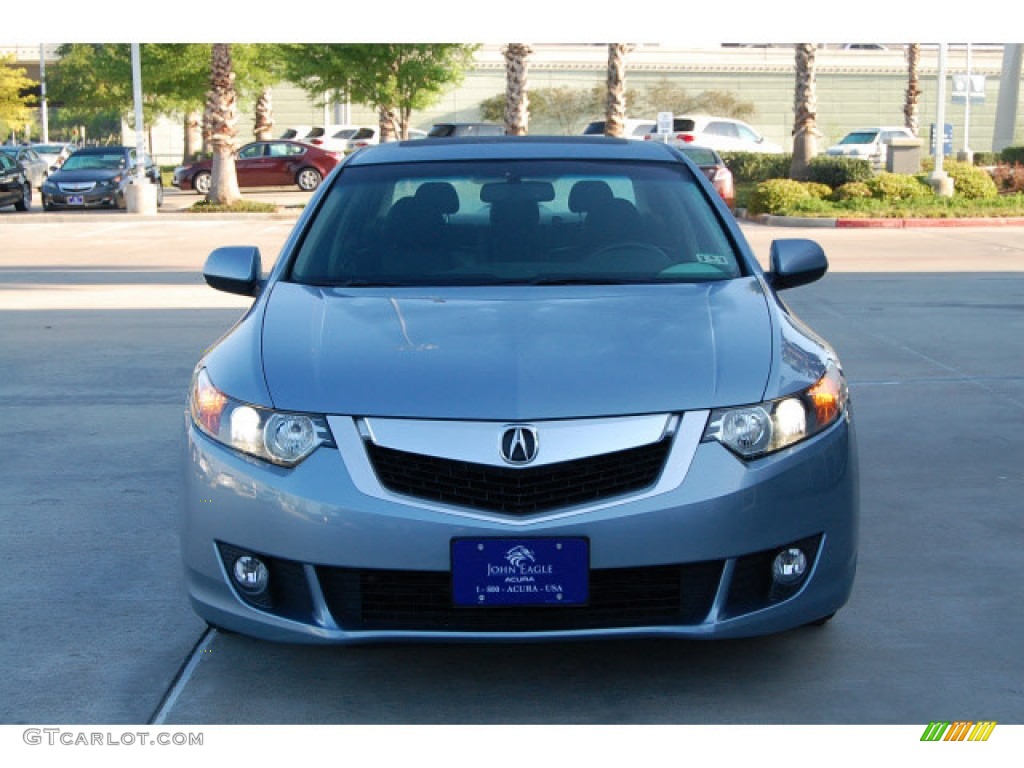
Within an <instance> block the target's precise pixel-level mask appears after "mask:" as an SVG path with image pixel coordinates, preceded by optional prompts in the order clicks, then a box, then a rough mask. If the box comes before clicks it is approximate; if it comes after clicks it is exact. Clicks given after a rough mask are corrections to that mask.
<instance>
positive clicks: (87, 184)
mask: <svg viewBox="0 0 1024 768" xmlns="http://www.w3.org/2000/svg"><path fill="white" fill-rule="evenodd" d="M142 165H143V168H144V173H145V175H146V177H147V178H149V180H150V181H151V182H153V183H154V184H156V185H157V198H156V200H157V205H163V202H164V188H163V182H161V180H160V169H159V168H158V167H157V166H156V164H155V163H154V162H153V159H152V158H151V157H150V156H149V155H148V154H144V155H143V157H142ZM137 166H138V163H137V162H136V152H135V147H83V148H82V149H79V150H77V151H76V152H75V153H74V154H72V155H70V156H69V157H68V159H67V160H65V161H64V165H62V166H61V168H60V170H59V171H57V172H56V173H54V174H53V175H52V176H50V178H48V179H47V180H46V181H45V182H44V184H43V188H42V192H43V208H44V209H45V210H47V211H52V210H54V209H56V208H96V207H104V206H107V207H112V208H121V209H124V208H125V207H127V203H126V201H125V194H124V193H125V188H126V187H127V186H128V184H130V183H131V181H132V178H133V177H134V175H135V173H136V169H137Z"/></svg>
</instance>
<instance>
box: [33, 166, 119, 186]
mask: <svg viewBox="0 0 1024 768" xmlns="http://www.w3.org/2000/svg"><path fill="white" fill-rule="evenodd" d="M127 172H128V171H127V170H125V169H124V168H120V169H113V168H111V169H109V170H108V169H105V168H94V169H87V168H83V169H82V170H80V171H63V170H61V171H57V172H56V173H54V174H51V175H50V179H49V180H50V181H52V182H54V183H55V184H60V183H65V184H67V183H69V182H76V181H78V182H82V181H109V180H110V179H112V178H114V177H115V176H124V175H125V174H126V173H127Z"/></svg>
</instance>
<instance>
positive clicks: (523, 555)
mask: <svg viewBox="0 0 1024 768" xmlns="http://www.w3.org/2000/svg"><path fill="white" fill-rule="evenodd" d="M505 559H506V560H508V561H509V562H510V563H512V565H514V566H515V567H516V568H518V567H519V566H521V565H525V564H526V563H527V562H531V563H532V562H535V561H536V558H534V556H533V552H531V551H530V550H528V549H527V548H526V547H524V546H523V545H522V544H520V545H519V546H517V547H512V549H510V550H509V551H508V552H506V553H505Z"/></svg>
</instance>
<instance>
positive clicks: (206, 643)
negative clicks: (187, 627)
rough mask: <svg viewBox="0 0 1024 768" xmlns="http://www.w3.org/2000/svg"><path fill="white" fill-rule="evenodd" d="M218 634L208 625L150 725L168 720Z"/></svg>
mask: <svg viewBox="0 0 1024 768" xmlns="http://www.w3.org/2000/svg"><path fill="white" fill-rule="evenodd" d="M216 636H217V630H215V629H214V628H213V627H207V628H206V631H205V632H204V633H203V634H202V636H201V637H200V638H199V640H198V642H196V644H195V647H194V648H192V653H190V654H189V656H188V658H187V659H186V660H185V663H184V664H183V665H182V667H181V669H180V670H179V671H178V675H177V677H175V679H174V683H173V684H172V685H171V687H170V689H169V690H168V691H167V693H166V694H165V695H164V698H163V700H162V701H161V702H160V704H159V705H158V706H157V708H156V711H155V712H154V713H153V716H152V717H151V718H150V719H149V723H148V725H164V724H165V723H166V722H167V715H169V714H170V712H171V710H173V709H174V705H175V704H177V702H178V697H180V696H181V694H182V692H183V691H184V690H185V686H187V685H188V683H189V680H191V679H192V675H193V673H194V672H195V671H196V667H198V666H199V660H200V659H201V658H202V657H203V654H204V653H205V652H206V651H207V650H209V647H210V644H211V643H212V642H213V640H214V638H215V637H216Z"/></svg>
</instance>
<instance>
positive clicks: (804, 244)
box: [765, 238, 828, 291]
mask: <svg viewBox="0 0 1024 768" xmlns="http://www.w3.org/2000/svg"><path fill="white" fill-rule="evenodd" d="M827 271H828V259H826V258H825V251H823V250H822V248H821V246H820V245H818V244H817V243H816V242H814V241H813V240H806V239H803V238H786V239H782V240H774V241H772V247H771V271H770V272H768V273H767V274H766V275H765V277H766V278H767V279H768V283H769V284H770V285H771V286H772V288H774V289H775V290H776V291H781V290H783V289H785V288H795V287H797V286H799V285H807V284H808V283H813V282H814V281H815V280H818V279H820V278H821V277H822V276H823V275H824V274H825V272H827Z"/></svg>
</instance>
